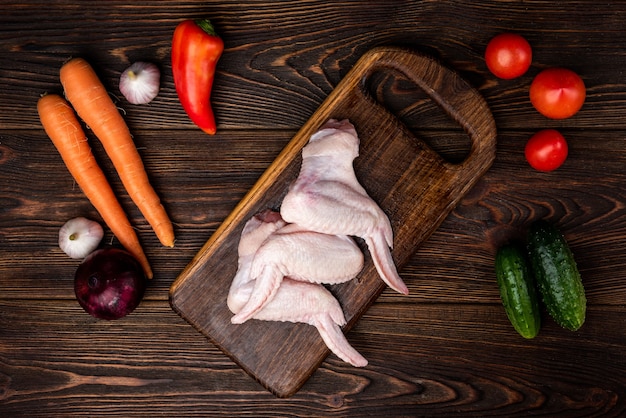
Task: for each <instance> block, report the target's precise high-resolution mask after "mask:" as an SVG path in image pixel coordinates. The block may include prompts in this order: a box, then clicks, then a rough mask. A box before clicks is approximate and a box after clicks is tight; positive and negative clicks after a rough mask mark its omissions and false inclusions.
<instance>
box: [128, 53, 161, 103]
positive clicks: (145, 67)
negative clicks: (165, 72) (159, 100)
mask: <svg viewBox="0 0 626 418" xmlns="http://www.w3.org/2000/svg"><path fill="white" fill-rule="evenodd" d="M160 82H161V72H160V71H159V68H158V67H157V66H156V65H155V64H153V63H150V62H143V61H137V62H135V63H133V64H132V65H131V66H130V67H128V68H127V69H126V70H124V72H123V73H122V75H121V76H120V92H121V93H122V94H123V95H124V97H125V98H126V100H128V101H129V102H130V103H132V104H146V103H150V102H151V101H152V99H154V98H155V97H156V96H157V94H159V83H160Z"/></svg>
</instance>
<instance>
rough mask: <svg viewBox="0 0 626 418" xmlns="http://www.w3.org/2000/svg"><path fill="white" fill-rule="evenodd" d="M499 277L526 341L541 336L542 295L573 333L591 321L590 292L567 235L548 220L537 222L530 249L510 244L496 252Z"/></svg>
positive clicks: (509, 309)
mask: <svg viewBox="0 0 626 418" xmlns="http://www.w3.org/2000/svg"><path fill="white" fill-rule="evenodd" d="M495 270H496V279H497V282H498V287H499V289H500V297H501V299H502V303H503V305H504V308H505V311H506V314H507V316H508V318H509V320H510V322H511V324H512V325H513V327H514V328H515V330H516V331H517V332H518V333H519V334H520V335H521V336H522V337H524V338H534V337H535V336H537V334H538V333H539V328H540V322H541V319H540V311H539V309H540V308H539V303H538V299H537V292H538V293H539V294H540V295H541V298H542V300H543V304H544V305H545V307H546V309H547V311H548V313H549V314H550V315H551V316H552V318H554V320H555V321H556V322H557V323H558V324H559V325H561V326H562V327H563V328H566V329H568V330H571V331H576V330H578V329H579V328H580V327H581V326H582V325H583V323H584V322H585V313H586V308H587V299H586V297H585V289H584V287H583V283H582V280H581V277H580V273H579V271H578V267H577V265H576V261H575V260H574V255H573V254H572V251H571V250H570V248H569V246H568V244H567V241H566V240H565V238H564V237H563V235H562V234H561V233H560V232H559V231H558V230H557V229H556V227H554V225H552V224H549V223H547V222H546V221H542V220H541V221H536V222H534V223H533V224H532V225H531V226H530V228H529V231H528V243H527V245H526V247H522V246H521V245H520V244H506V245H504V246H503V247H501V248H500V249H498V252H497V254H496V262H495Z"/></svg>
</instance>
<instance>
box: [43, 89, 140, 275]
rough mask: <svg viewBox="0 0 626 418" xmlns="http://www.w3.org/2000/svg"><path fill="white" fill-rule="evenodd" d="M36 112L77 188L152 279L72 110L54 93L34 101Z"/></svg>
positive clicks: (123, 213)
mask: <svg viewBox="0 0 626 418" xmlns="http://www.w3.org/2000/svg"><path fill="white" fill-rule="evenodd" d="M37 110H38V112H39V118H40V120H41V124H42V125H43V127H44V130H45V131H46V134H48V136H49V137H50V139H51V140H52V142H53V143H54V145H55V147H56V148H57V150H58V151H59V154H61V157H62V158H63V162H64V163H65V165H66V167H67V169H68V170H69V172H70V174H71V175H72V177H74V179H75V180H76V183H78V186H79V187H80V188H81V190H82V191H83V193H85V196H87V198H88V199H89V201H90V202H91V204H92V205H93V206H94V207H95V208H96V210H97V211H98V213H100V216H102V219H103V220H104V222H105V223H106V224H107V225H108V226H109V228H111V232H113V234H114V235H115V236H116V237H117V238H118V239H119V240H120V243H121V244H122V245H123V246H124V248H126V249H127V250H128V251H129V252H130V253H131V254H132V255H133V256H134V257H136V258H137V260H138V261H139V262H140V263H141V265H142V267H143V269H144V271H145V273H146V276H147V277H149V278H151V277H152V269H151V268H150V264H149V262H148V259H147V258H146V256H145V254H144V252H143V249H142V248H141V244H140V243H139V238H138V237H137V234H136V233H135V230H134V229H133V227H132V226H131V224H130V222H129V221H128V218H127V217H126V213H125V212H124V209H123V208H122V206H121V205H120V203H119V202H118V200H117V197H116V196H115V193H114V192H113V189H111V186H110V185H109V183H108V181H107V179H106V177H105V175H104V173H103V172H102V169H101V168H100V166H98V164H97V163H96V159H95V157H94V155H93V153H92V152H91V148H90V147H89V143H88V142H87V136H86V135H85V132H84V131H83V129H82V127H81V125H80V123H79V122H78V119H77V118H76V115H75V113H74V110H72V108H71V107H70V105H69V104H68V103H67V102H66V101H65V99H63V98H62V97H61V96H59V95H56V94H47V95H45V96H43V97H41V98H40V99H39V101H38V102H37Z"/></svg>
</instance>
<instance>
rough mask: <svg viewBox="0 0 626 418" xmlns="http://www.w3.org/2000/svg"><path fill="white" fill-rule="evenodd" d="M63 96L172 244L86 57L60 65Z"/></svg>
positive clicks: (122, 125) (125, 132)
mask: <svg viewBox="0 0 626 418" xmlns="http://www.w3.org/2000/svg"><path fill="white" fill-rule="evenodd" d="M61 84H63V89H64V90H65V97H66V98H67V100H69V102H70V103H71V104H72V106H73V107H74V110H76V113H78V116H80V118H81V119H82V120H83V121H85V123H86V124H87V125H88V126H89V128H90V129H91V130H92V131H93V133H94V134H95V135H96V136H97V137H98V139H99V140H100V142H102V145H103V147H104V150H105V151H106V153H107V154H108V156H109V158H110V159H111V161H112V162H113V165H114V166H115V169H116V170H117V172H118V174H119V176H120V179H121V180H122V184H123V185H124V187H125V188H126V190H127V191H128V195H129V196H130V198H131V199H132V200H133V202H135V204H136V205H137V207H138V208H139V210H140V211H141V213H142V214H143V216H144V217H145V218H146V220H147V221H148V223H149V224H150V225H151V226H152V229H153V230H154V232H155V234H156V236H157V237H158V238H159V240H160V241H161V243H162V244H163V245H165V246H168V247H173V246H174V228H173V226H172V222H171V221H170V219H169V217H168V216H167V213H166V212H165V208H164V207H163V205H162V204H161V202H160V199H159V196H158V195H157V194H156V192H155V191H154V189H153V188H152V186H151V185H150V182H149V180H148V175H147V173H146V170H145V168H144V165H143V162H142V160H141V156H140V155H139V152H138V151H137V148H136V147H135V144H134V142H133V139H132V136H131V134H130V131H129V129H128V126H127V125H126V122H125V121H124V118H123V117H122V115H121V114H120V112H119V110H118V109H117V107H115V104H114V103H113V100H111V97H110V96H109V93H108V92H107V91H106V89H105V87H104V85H103V84H102V82H101V81H100V79H99V78H98V76H97V74H96V72H95V71H94V70H93V68H92V67H91V66H90V65H89V63H88V62H87V61H85V60H84V59H82V58H73V59H71V60H70V61H68V62H66V63H65V64H64V65H63V66H62V67H61Z"/></svg>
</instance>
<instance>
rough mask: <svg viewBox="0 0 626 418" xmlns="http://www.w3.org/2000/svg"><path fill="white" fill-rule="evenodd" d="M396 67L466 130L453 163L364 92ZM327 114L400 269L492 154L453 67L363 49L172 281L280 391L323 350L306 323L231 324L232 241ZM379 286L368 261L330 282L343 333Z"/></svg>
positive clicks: (194, 320)
mask: <svg viewBox="0 0 626 418" xmlns="http://www.w3.org/2000/svg"><path fill="white" fill-rule="evenodd" d="M378 71H382V72H390V71H399V72H401V73H402V74H403V75H404V76H406V77H407V78H408V79H409V80H411V81H413V82H414V83H415V84H416V85H418V86H419V87H420V88H421V89H422V90H423V91H424V92H425V93H427V94H428V96H430V97H431V98H432V100H433V101H434V102H435V103H436V104H437V105H438V106H440V107H441V108H442V111H443V112H444V113H445V114H447V115H448V116H449V117H450V118H453V119H454V120H455V121H456V122H458V123H459V124H460V128H463V130H464V131H465V132H467V133H468V135H469V136H470V143H471V151H470V152H469V153H468V155H467V158H466V159H465V160H463V161H462V162H460V163H459V164H449V163H446V162H445V160H444V159H442V158H441V157H440V156H439V155H438V154H437V153H435V152H434V151H433V150H432V149H430V148H428V146H427V145H426V144H425V143H424V142H423V141H422V140H420V139H418V138H415V137H414V136H413V135H412V134H411V133H410V131H408V130H407V129H406V127H404V126H403V125H402V124H401V123H400V122H399V121H398V119H397V118H396V117H394V116H393V114H392V113H391V112H389V111H388V110H387V109H386V108H385V107H383V106H381V105H380V104H378V103H377V102H376V101H375V100H373V99H372V97H371V96H369V95H368V94H366V89H365V87H364V86H365V84H366V83H367V80H368V79H369V78H370V76H371V74H373V73H375V72H378ZM329 119H337V120H342V119H348V120H350V121H351V122H352V123H353V124H354V125H355V128H356V131H357V133H358V135H359V139H360V147H359V157H358V162H357V163H355V172H356V175H357V178H358V179H360V182H361V184H362V185H363V186H364V188H365V189H366V190H367V192H368V194H369V195H370V196H371V197H372V198H373V199H374V201H376V202H378V203H379V205H380V206H381V208H382V209H383V211H385V213H386V214H387V215H388V216H389V219H390V221H391V225H392V228H393V230H394V231H395V233H394V238H393V241H394V242H393V246H394V249H393V253H392V256H393V258H394V261H395V263H396V265H397V266H398V268H399V269H401V268H402V267H403V266H404V265H405V264H406V262H407V261H408V259H409V258H410V257H411V255H412V254H413V253H414V252H415V250H416V249H417V247H418V246H419V244H421V243H422V242H423V241H425V240H426V239H428V237H429V236H430V235H431V234H432V233H433V231H434V230H435V229H437V227H438V226H439V224H441V222H442V221H443V219H445V217H446V216H447V215H448V214H449V213H450V211H451V210H452V209H454V207H455V206H456V205H457V203H458V202H459V201H460V200H461V198H462V197H463V196H464V195H465V193H467V191H468V190H470V189H471V188H472V187H473V186H474V185H475V184H476V182H477V181H478V180H479V179H480V177H481V176H482V175H483V174H484V173H485V172H486V171H487V170H488V169H489V167H491V164H492V163H493V160H494V158H495V151H496V150H495V145H496V127H495V122H494V120H493V117H492V115H491V112H490V111H489V108H488V107H487V104H486V102H485V101H484V100H483V98H482V97H481V96H480V95H479V94H478V92H477V91H476V90H474V89H473V88H472V87H471V86H470V85H468V84H467V83H466V82H465V81H464V80H462V79H461V78H460V77H459V76H458V75H457V74H456V73H455V72H453V71H450V70H449V69H447V68H445V67H443V66H441V65H440V64H439V63H438V62H436V61H435V60H433V59H431V58H429V57H426V56H423V55H420V54H415V53H414V52H412V51H409V50H406V49H400V48H391V47H386V48H383V47H379V48H375V49H373V50H371V51H368V52H367V53H366V54H365V55H364V56H363V57H362V58H361V59H360V60H359V61H358V62H357V63H356V64H355V66H354V67H353V68H352V70H351V71H350V72H349V73H348V74H347V75H346V77H345V78H344V79H343V80H342V81H341V82H340V83H339V85H337V87H336V88H335V90H333V92H332V93H331V94H330V95H329V96H328V98H327V99H326V100H325V101H324V102H323V103H322V104H321V106H320V108H319V109H318V110H317V111H316V112H315V113H314V114H313V115H312V116H311V119H309V121H307V123H305V124H304V126H303V127H302V129H300V130H299V131H298V133H297V134H296V135H295V136H294V138H293V139H292V140H291V141H290V142H289V144H287V146H286V147H285V149H284V150H283V151H282V152H281V154H280V155H279V156H278V158H277V159H276V160H275V161H274V163H272V165H270V166H269V168H268V169H267V171H266V172H265V173H264V174H263V176H262V177H261V178H260V179H259V181H258V182H257V183H256V184H255V186H254V187H253V188H251V190H250V192H249V193H248V194H246V196H245V197H244V199H243V200H242V201H241V202H240V203H239V204H238V205H237V207H236V208H235V210H234V211H233V212H232V213H231V214H230V215H229V216H228V217H227V218H226V220H225V221H224V223H223V224H222V225H221V226H220V227H219V229H218V230H217V231H216V233H215V234H214V235H213V236H212V237H211V238H210V239H209V241H208V242H207V243H206V244H205V245H204V246H203V248H202V249H201V250H200V252H199V253H198V255H196V257H194V259H193V260H192V261H191V263H190V264H189V266H188V267H187V268H186V269H185V270H184V271H183V272H182V273H181V275H180V276H179V277H178V278H177V280H176V281H175V282H174V284H173V285H172V288H171V291H170V298H171V303H172V307H173V308H174V310H176V311H177V312H178V313H179V314H180V315H181V316H183V318H185V319H187V320H188V321H189V322H190V323H191V324H193V325H194V326H195V327H196V328H197V329H198V330H199V331H200V332H202V333H203V334H205V335H206V336H207V337H209V338H210V339H211V340H212V341H213V342H214V343H215V344H217V345H218V346H219V347H220V348H221V349H222V350H224V352H225V353H227V354H228V355H229V356H230V357H231V358H233V359H234V360H235V361H236V362H237V363H238V364H240V365H241V367H243V368H244V370H246V371H247V372H248V373H250V374H251V375H252V376H253V377H254V378H255V379H257V380H258V381H259V382H261V384H263V385H264V386H265V387H266V388H267V389H268V390H270V391H271V392H273V393H275V394H276V395H277V396H279V397H288V396H292V395H293V394H294V393H295V392H296V391H297V390H298V389H299V388H300V387H301V386H302V385H303V384H304V383H305V382H306V380H307V379H308V378H309V377H310V376H311V375H312V374H313V372H314V371H315V369H316V368H317V367H318V366H319V365H320V364H321V363H322V361H323V360H324V358H325V357H326V356H327V355H328V353H329V351H328V349H327V348H326V346H325V345H324V342H323V341H322V339H321V338H320V337H319V335H317V333H316V332H312V329H311V327H309V326H304V327H302V326H293V325H291V324H286V323H278V322H272V323H269V324H268V323H261V324H259V323H257V321H249V322H247V323H246V324H244V325H232V324H231V323H230V317H231V316H232V313H231V312H230V311H229V309H228V307H227V306H226V297H227V294H228V289H229V287H230V282H231V280H232V278H233V277H234V275H235V271H236V268H237V257H238V256H237V245H238V243H239V236H240V235H241V230H242V229H243V226H244V225H245V223H246V222H247V221H248V220H249V219H250V218H251V217H252V216H254V215H255V214H256V213H259V212H261V211H263V210H265V209H268V208H271V209H278V208H279V207H280V205H281V200H282V198H283V196H284V195H285V193H286V191H287V188H288V187H289V184H290V183H291V182H293V181H294V180H295V178H296V177H297V174H298V171H299V169H300V164H301V161H302V158H301V155H300V154H301V151H302V148H303V147H304V146H305V145H306V144H307V143H308V141H309V138H310V137H311V135H312V134H313V133H315V132H317V131H318V130H319V129H320V127H321V126H322V125H323V124H324V123H325V122H326V121H328V120H329ZM384 288H385V285H384V283H383V282H382V280H381V279H380V277H379V275H378V273H377V271H376V269H375V268H374V265H373V264H372V262H371V259H369V258H368V259H367V260H366V264H365V267H364V268H363V271H362V272H361V273H360V274H359V275H358V276H357V277H356V278H355V279H354V280H351V281H350V282H348V283H344V284H341V285H337V286H333V290H332V291H333V294H334V295H335V296H336V298H337V300H338V301H339V303H340V304H341V306H342V308H343V310H344V315H345V317H346V321H347V326H346V327H345V329H346V330H348V329H350V327H351V326H352V325H353V324H354V323H355V322H356V321H357V320H358V319H359V318H360V316H361V315H362V314H363V313H364V312H365V311H366V310H367V308H368V307H369V306H370V305H371V304H372V303H373V302H374V301H375V300H376V298H377V297H378V295H379V294H380V293H381V292H382V290H383V289H384Z"/></svg>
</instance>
